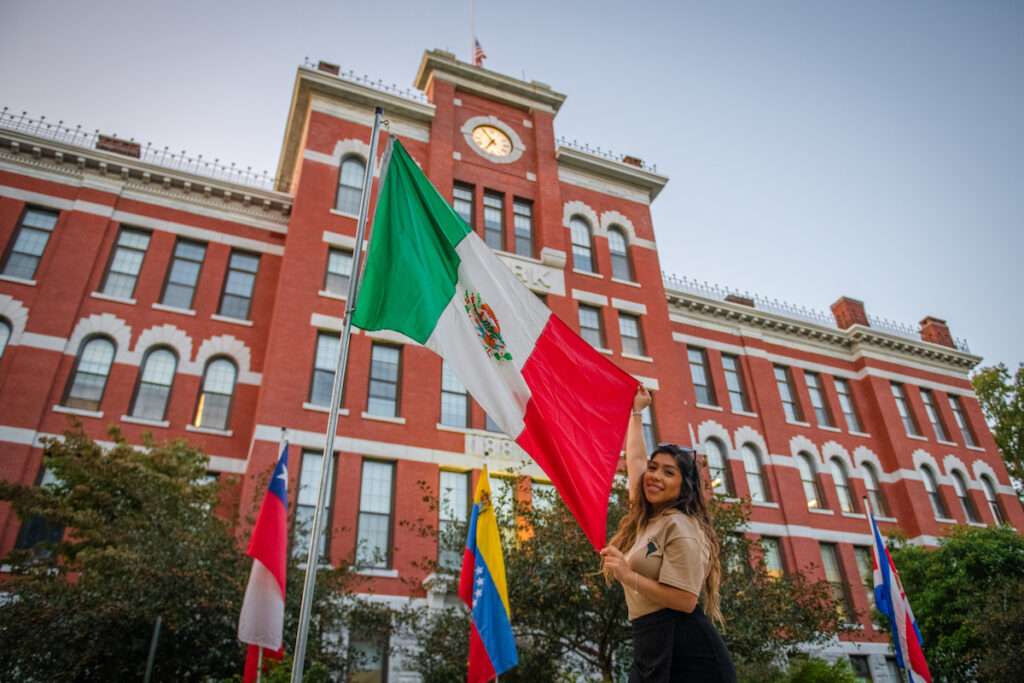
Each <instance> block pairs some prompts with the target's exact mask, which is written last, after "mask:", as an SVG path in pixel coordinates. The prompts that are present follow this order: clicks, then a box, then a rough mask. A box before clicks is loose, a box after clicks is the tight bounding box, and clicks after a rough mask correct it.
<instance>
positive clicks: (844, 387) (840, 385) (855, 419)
mask: <svg viewBox="0 0 1024 683" xmlns="http://www.w3.org/2000/svg"><path fill="white" fill-rule="evenodd" d="M835 385H836V394H837V395H838V397H839V407H840V408H842V410H843V415H844V416H845V417H846V428H847V429H849V430H850V431H851V432H863V431H864V428H863V427H862V426H861V423H860V417H859V416H858V415H857V408H856V406H855V405H854V403H853V394H852V393H850V383H849V382H848V381H847V380H845V379H842V378H839V377H836V378H835Z"/></svg>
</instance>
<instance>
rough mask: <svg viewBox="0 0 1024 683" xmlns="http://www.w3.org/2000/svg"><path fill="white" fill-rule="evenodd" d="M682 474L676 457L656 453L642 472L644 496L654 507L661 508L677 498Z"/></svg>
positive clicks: (681, 482) (681, 483)
mask: <svg viewBox="0 0 1024 683" xmlns="http://www.w3.org/2000/svg"><path fill="white" fill-rule="evenodd" d="M682 485H683V475H682V473H681V472H680V471H679V465H678V464H677V463H676V459H675V458H674V457H672V456H671V455H670V454H668V453H657V454H655V456H654V457H653V458H651V459H650V460H649V461H648V462H647V471H646V472H644V496H646V498H647V502H648V503H650V504H651V505H653V506H654V508H655V509H659V510H660V509H662V508H664V507H667V506H669V505H671V504H672V503H675V502H676V501H677V500H678V499H679V491H680V489H681V488H682Z"/></svg>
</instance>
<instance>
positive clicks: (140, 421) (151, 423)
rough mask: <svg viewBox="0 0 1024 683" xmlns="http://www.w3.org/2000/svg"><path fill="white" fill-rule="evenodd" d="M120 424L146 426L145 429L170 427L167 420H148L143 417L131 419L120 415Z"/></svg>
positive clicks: (129, 416) (128, 416)
mask: <svg viewBox="0 0 1024 683" xmlns="http://www.w3.org/2000/svg"><path fill="white" fill-rule="evenodd" d="M121 422H128V423H131V424H137V425H146V426H147V427H162V428H167V427H170V426H171V423H170V422H169V421H168V420H150V419H147V418H144V417H132V416H131V415H122V416H121Z"/></svg>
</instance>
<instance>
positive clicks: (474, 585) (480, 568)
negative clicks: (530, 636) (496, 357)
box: [459, 467, 519, 683]
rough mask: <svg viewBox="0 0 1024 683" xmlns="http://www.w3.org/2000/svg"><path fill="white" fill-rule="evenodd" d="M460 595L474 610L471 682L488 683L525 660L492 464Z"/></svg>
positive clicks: (480, 489)
mask: <svg viewBox="0 0 1024 683" xmlns="http://www.w3.org/2000/svg"><path fill="white" fill-rule="evenodd" d="M459 597H461V598H462V600H463V601H464V602H465V603H466V605H468V606H469V608H470V610H471V613H472V627H471V629H470V636H469V677H468V683H485V682H486V681H490V680H493V679H494V677H495V676H497V675H498V674H501V673H504V672H505V671H508V670H509V669H511V668H512V667H513V666H515V665H516V664H518V663H519V655H518V654H517V653H516V643H515V639H514V638H513V637H512V622H511V619H510V618H509V614H510V612H509V608H508V587H507V585H506V583H505V560H504V559H503V558H502V556H501V539H500V538H499V537H498V522H497V520H496V519H495V517H494V507H493V506H492V505H491V487H490V484H489V483H488V480H487V468H486V467H484V471H483V473H482V474H481V475H480V483H478V484H477V486H476V495H474V496H473V512H472V514H471V516H470V518H469V534H468V535H467V536H466V551H465V553H464V555H463V558H462V574H461V576H460V577H459Z"/></svg>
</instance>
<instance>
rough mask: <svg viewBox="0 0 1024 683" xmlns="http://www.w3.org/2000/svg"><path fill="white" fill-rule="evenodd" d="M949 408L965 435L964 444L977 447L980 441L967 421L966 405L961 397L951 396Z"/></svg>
mask: <svg viewBox="0 0 1024 683" xmlns="http://www.w3.org/2000/svg"><path fill="white" fill-rule="evenodd" d="M949 407H950V408H952V409H953V417H954V418H956V424H957V426H958V427H960V433H961V434H963V435H964V443H965V444H966V445H968V446H974V447H977V445H978V441H977V439H975V438H974V430H973V429H971V423H970V422H968V421H967V415H965V414H964V405H963V403H962V402H961V399H960V397H959V396H954V395H953V394H949Z"/></svg>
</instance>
